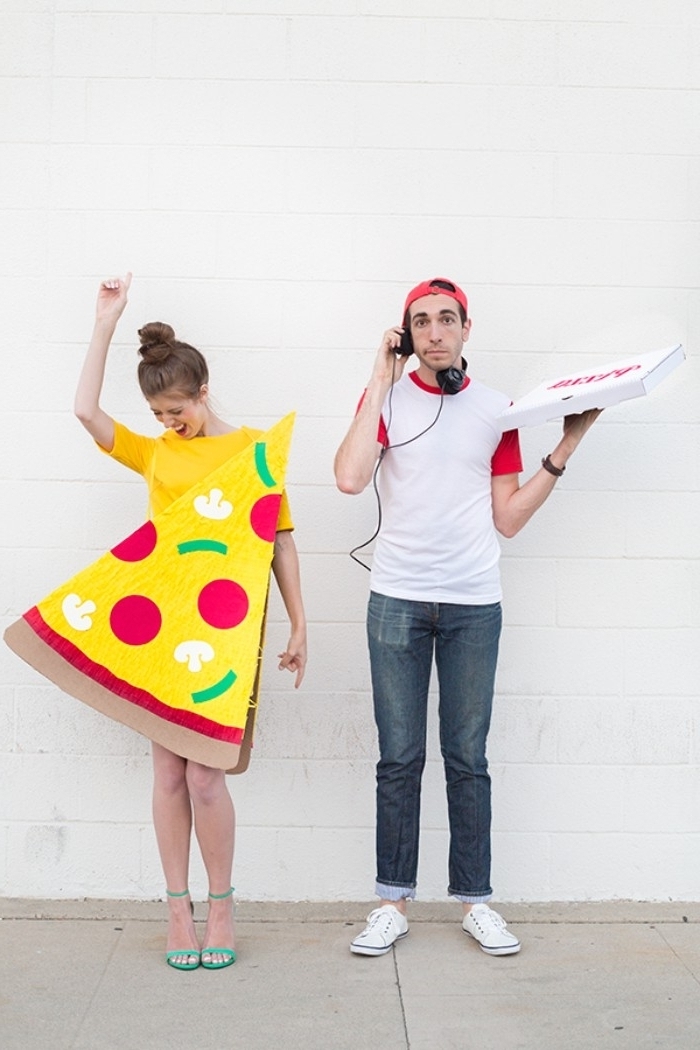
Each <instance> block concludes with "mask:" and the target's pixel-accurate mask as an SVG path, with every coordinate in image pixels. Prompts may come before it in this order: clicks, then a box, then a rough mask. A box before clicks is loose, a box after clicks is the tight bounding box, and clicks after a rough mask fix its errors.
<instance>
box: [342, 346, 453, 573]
mask: <svg viewBox="0 0 700 1050" xmlns="http://www.w3.org/2000/svg"><path fill="white" fill-rule="evenodd" d="M393 393H394V364H393V362H392V366H391V389H390V390H389V402H388V406H387V423H386V427H385V433H386V441H387V444H386V445H384V446H383V448H382V450H381V452H380V453H379V456H378V457H377V462H376V465H375V468H374V471H373V473H372V488H373V489H374V495H375V497H376V499H377V527H376V529H375V530H374V532H373V533H372V535H371V536H370V538H369V539H368V540H365V541H364V543H358V545H357V547H353V548H352V550H351V551H350V552H349V553H350V557H351V558H352V560H353V561H356V562H357V564H358V565H361V566H362V568H363V569H367V572H371V571H372V570H371V569H370V567H369V565H365V563H364V562H363V561H360V559H359V558H357V557H356V556H355V555H356V553H357V551H361V550H362V549H363V547H368V546H369V544H370V543H371V542H372V540H376V538H377V536H378V535H379V530H380V529H381V527H382V501H381V498H380V495H379V487H378V485H377V475H378V473H379V468H380V466H381V465H382V460H383V459H384V456H385V455H386V454H387V452H388V451H389V449H397V448H403V447H404V445H410V444H411V443H412V442H413V441H417V440H418V438H419V437H423V434H427V433H428V431H429V430H432V428H433V427H434V426H435V424H436V423H437V421H438V419H439V418H440V413H441V412H442V406H443V403H444V400H445V390H444V387H440V404H439V405H438V410H437V413H436V415H435V419H434V420H433V421H432V423H429V424H428V426H427V427H425V428H424V429H423V430H421V431H420V432H419V433H418V434H415V435H414V436H413V437H411V438H408V439H407V440H406V441H400V442H399V443H398V445H389V443H388V441H389V427H390V426H391V412H392V406H391V399H392V394H393Z"/></svg>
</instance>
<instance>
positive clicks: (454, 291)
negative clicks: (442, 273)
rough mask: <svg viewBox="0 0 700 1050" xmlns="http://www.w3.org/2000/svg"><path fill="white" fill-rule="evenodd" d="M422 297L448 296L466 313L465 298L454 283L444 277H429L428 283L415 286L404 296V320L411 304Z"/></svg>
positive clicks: (424, 282)
mask: <svg viewBox="0 0 700 1050" xmlns="http://www.w3.org/2000/svg"><path fill="white" fill-rule="evenodd" d="M424 295H449V296H450V298H451V299H456V300H457V302H458V303H459V305H460V306H461V307H462V309H463V310H464V312H465V314H466V313H468V310H467V297H466V295H465V294H464V292H463V291H462V289H461V288H460V287H459V285H456V284H455V283H454V281H448V279H447V278H446V277H431V279H430V280H429V281H423V282H422V283H421V284H417V285H416V287H415V288H412V289H411V291H410V292H409V293H408V295H407V296H406V302H405V303H404V308H403V315H404V318H405V317H406V314H407V313H408V308H409V306H410V305H411V303H415V301H416V299H422V298H423V296H424Z"/></svg>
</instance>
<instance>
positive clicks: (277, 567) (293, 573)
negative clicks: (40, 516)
mask: <svg viewBox="0 0 700 1050" xmlns="http://www.w3.org/2000/svg"><path fill="white" fill-rule="evenodd" d="M130 284H131V274H127V275H126V277H125V278H124V279H120V278H114V279H110V280H106V281H103V282H102V283H101V285H100V289H99V293H98V297H97V309H96V318H95V327H94V331H93V335H92V339H91V342H90V345H89V348H88V351H87V355H86V358H85V363H84V365H83V369H82V372H81V375H80V379H79V382H78V388H77V392H76V397H75V414H76V415H77V417H78V419H79V420H80V422H81V423H82V424H83V426H84V427H85V429H86V430H87V431H88V433H89V434H90V435H91V436H92V437H93V439H94V440H95V441H96V442H97V444H98V446H99V447H100V448H101V449H102V450H104V451H105V452H107V453H108V454H109V455H111V456H112V457H113V458H115V459H116V460H118V461H119V462H120V463H123V464H124V465H125V466H127V467H130V468H131V469H133V470H137V471H138V472H139V473H141V474H143V476H144V477H145V479H146V481H147V483H148V487H149V494H150V508H151V514H152V515H153V514H156V513H158V512H159V511H162V510H164V509H165V507H167V506H169V505H170V504H171V503H172V502H173V501H175V500H176V499H178V497H180V496H181V495H183V493H184V492H186V491H187V490H188V489H189V488H191V486H192V485H193V484H195V483H196V482H198V481H200V480H201V478H203V477H205V476H206V475H207V474H209V473H211V472H212V471H213V470H214V469H215V468H216V467H218V466H220V465H221V464H222V463H223V462H225V461H226V460H227V459H229V458H230V457H231V456H232V455H234V454H235V453H236V452H238V451H240V450H241V449H242V448H244V447H245V446H246V444H249V443H250V441H251V437H250V434H249V433H247V432H246V431H245V428H242V429H237V428H235V427H232V426H231V425H230V424H228V423H226V422H224V420H222V419H220V418H219V416H217V415H216V413H215V412H214V411H213V410H212V408H211V407H210V405H209V385H208V384H209V373H208V369H207V364H206V361H205V359H204V357H203V356H202V354H201V353H200V352H199V351H198V350H197V349H195V348H194V347H192V346H190V345H188V344H187V343H183V342H180V341H179V340H177V339H176V338H175V334H174V332H173V330H172V328H171V327H170V326H169V325H167V324H163V323H161V322H154V323H150V324H147V325H145V326H144V327H143V328H141V329H140V330H139V336H140V340H141V348H140V351H139V352H140V355H141V361H140V362H139V366H138V381H139V385H140V387H141V391H142V393H143V395H144V397H145V398H146V400H147V402H148V404H149V406H150V408H151V410H152V412H153V414H154V415H155V417H156V419H157V420H158V421H159V422H160V423H162V424H163V426H164V427H165V428H166V431H165V434H163V435H161V437H160V438H158V439H155V441H154V439H153V438H148V437H144V436H142V435H139V434H135V433H133V432H132V431H130V430H129V429H128V428H127V427H125V426H123V424H121V423H118V422H116V421H115V420H114V419H112V417H111V416H110V415H108V414H107V413H106V412H105V411H104V410H103V409H102V407H101V405H100V395H101V392H102V385H103V380H104V372H105V364H106V361H107V354H108V351H109V347H110V342H111V340H112V337H113V335H114V330H115V328H116V325H117V322H118V320H119V318H120V317H121V315H122V313H123V311H124V308H125V306H126V303H127V295H128V291H129V286H130ZM156 445H158V446H159V460H158V476H157V477H156V475H155V471H154V469H153V458H154V452H155V446H156ZM165 450H167V452H166V451H165ZM291 529H292V522H291V517H290V514H289V509H288V506H287V504H286V499H285V498H284V496H283V498H282V504H281V508H280V514H279V519H278V521H277V532H276V535H275V540H274V548H273V550H274V553H273V557H272V571H273V574H274V576H275V579H276V581H277V585H278V587H279V590H280V593H281V596H282V600H283V602H284V605H285V608H286V611H287V614H288V616H289V621H290V638H289V642H288V645H287V648H286V650H285V651H284V652H283V653H281V654H280V661H279V667H280V669H287V670H289V671H291V672H292V673H293V674H294V675H295V686H296V687H298V686H299V685H300V684H301V680H302V678H303V676H304V669H305V665H306V620H305V615H304V608H303V603H302V598H301V588H300V579H299V563H298V557H297V551H296V546H295V544H294V539H293V536H292V532H291ZM152 752H153V769H154V786H153V820H154V826H155V832H156V839H157V842H158V849H159V852H160V858H161V862H162V865H163V873H164V876H165V884H166V890H167V897H168V908H169V924H168V939H167V949H166V959H167V961H168V963H169V965H170V966H173V967H175V968H176V969H180V970H191V969H196V968H197V967H198V966H200V965H201V966H203V967H205V968H207V969H220V968H222V967H225V966H230V965H231V963H233V962H234V961H235V958H236V954H235V944H234V923H233V908H232V894H233V889H232V886H231V873H232V867H233V848H234V831H235V814H234V808H233V802H232V800H231V796H230V794H229V791H228V787H227V784H226V780H225V776H226V774H225V771H224V770H222V769H216V768H212V767H210V766H207V765H204V764H202V763H201V762H195V761H192V760H191V759H187V758H183V757H182V756H180V755H178V754H175V753H174V752H172V751H169V750H168V749H167V748H166V747H164V746H163V745H161V744H158V743H156V742H152ZM193 826H194V831H195V836H196V839H197V842H198V845H199V848H200V850H201V854H202V859H203V862H204V866H205V868H206V872H207V876H208V881H209V911H208V917H207V924H206V929H205V932H204V938H203V942H202V946H201V947H200V944H199V942H198V939H197V935H196V932H195V927H194V921H193V914H192V906H191V902H190V897H189V890H188V888H187V887H188V872H189V856H190V840H191V832H192V827H193Z"/></svg>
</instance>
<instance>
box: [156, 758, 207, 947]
mask: <svg viewBox="0 0 700 1050" xmlns="http://www.w3.org/2000/svg"><path fill="white" fill-rule="evenodd" d="M152 752H153V823H154V826H155V831H156V841H157V843H158V851H159V853H160V860H161V864H162V865H163V874H164V875H165V885H166V889H168V890H170V892H171V893H182V891H183V890H186V889H187V888H188V884H189V860H190V837H191V834H192V804H191V802H190V796H189V791H188V788H187V761H186V759H184V758H181V757H180V755H175V754H173V752H172V751H168V749H167V748H165V747H162V746H161V745H160V744H156V743H154V744H153V746H152ZM180 948H182V949H183V952H182V956H174V957H173V959H172V961H173V962H174V963H180V964H183V963H187V962H188V961H189V962H191V961H192V958H191V956H190V950H192V951H194V952H197V953H199V943H198V941H197V935H196V933H195V929H194V921H193V919H192V909H191V906H190V898H189V896H185V897H168V942H167V949H166V950H167V951H168V952H176V951H178V950H179V949H180Z"/></svg>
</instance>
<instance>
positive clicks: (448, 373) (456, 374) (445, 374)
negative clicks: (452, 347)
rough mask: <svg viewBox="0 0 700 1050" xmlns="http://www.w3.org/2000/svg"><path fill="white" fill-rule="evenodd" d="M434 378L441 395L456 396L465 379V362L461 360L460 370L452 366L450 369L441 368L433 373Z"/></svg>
mask: <svg viewBox="0 0 700 1050" xmlns="http://www.w3.org/2000/svg"><path fill="white" fill-rule="evenodd" d="M435 378H436V379H437V383H438V386H439V387H440V389H441V390H442V392H443V394H458V393H459V392H460V390H461V389H462V387H463V386H464V380H465V379H466V378H467V362H466V361H465V360H464V358H462V367H461V368H456V367H455V366H454V365H452V367H451V368H442V369H441V370H440V371H439V372H436V373H435Z"/></svg>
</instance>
